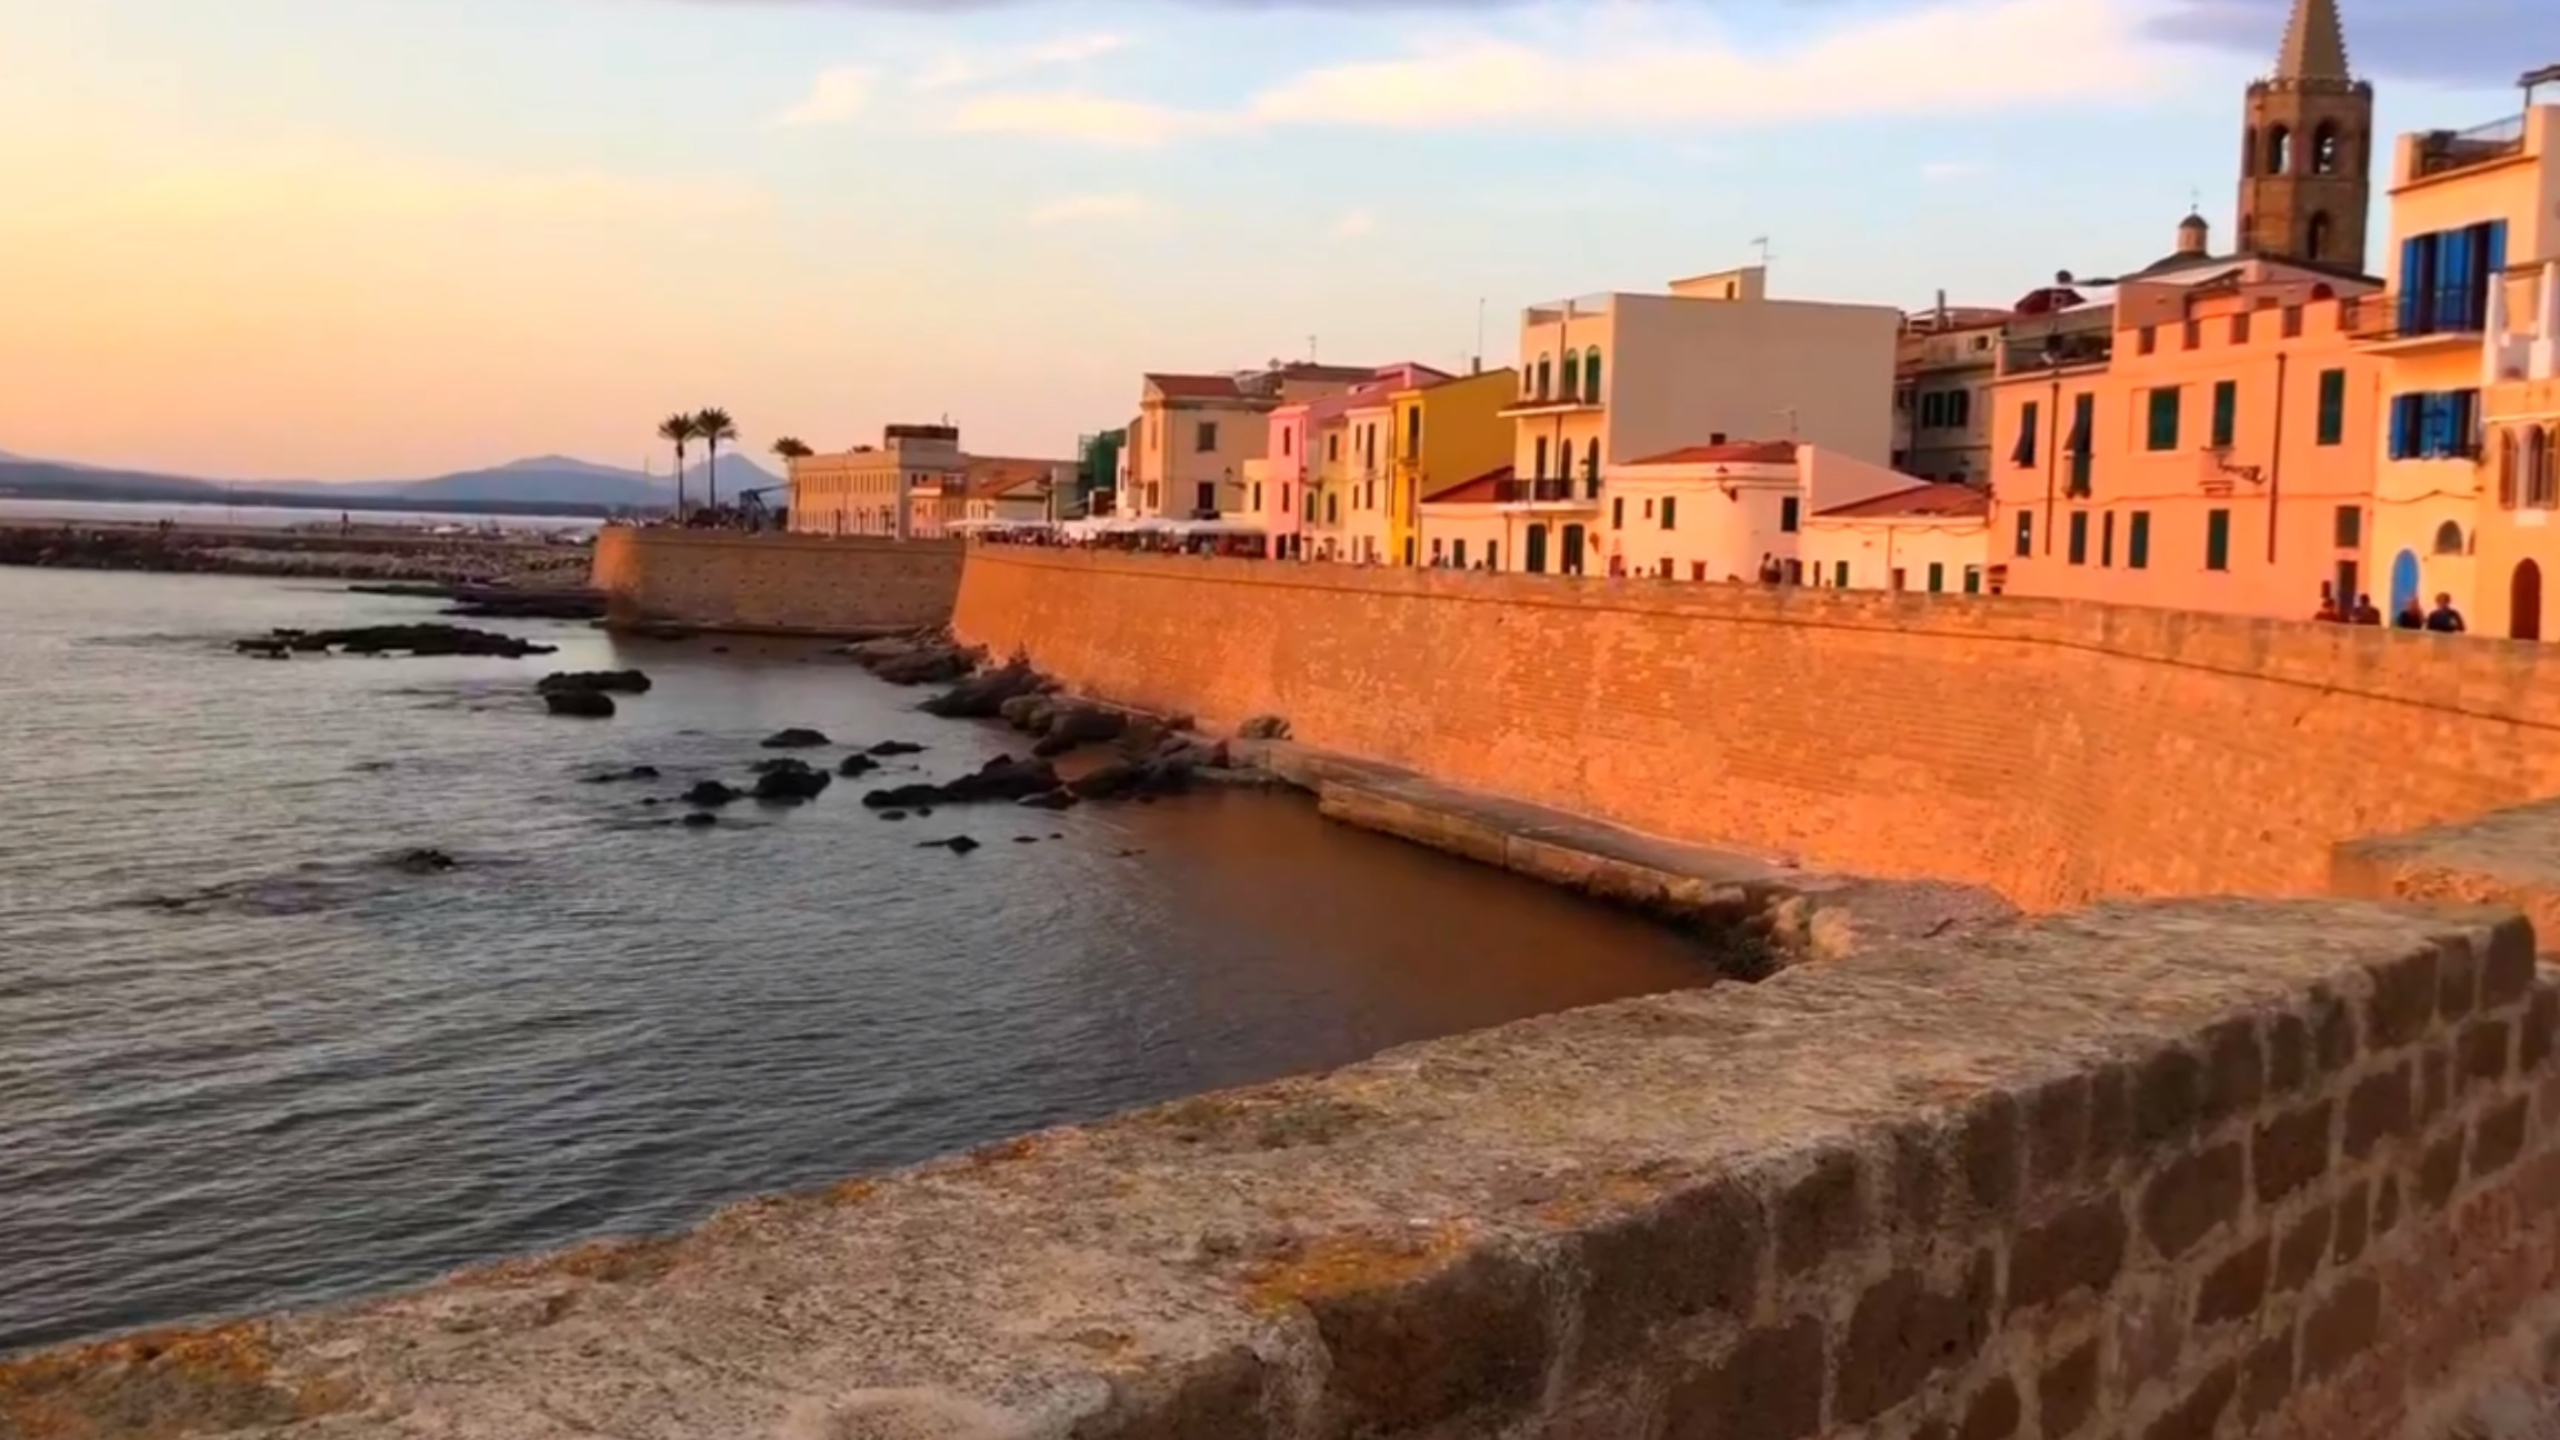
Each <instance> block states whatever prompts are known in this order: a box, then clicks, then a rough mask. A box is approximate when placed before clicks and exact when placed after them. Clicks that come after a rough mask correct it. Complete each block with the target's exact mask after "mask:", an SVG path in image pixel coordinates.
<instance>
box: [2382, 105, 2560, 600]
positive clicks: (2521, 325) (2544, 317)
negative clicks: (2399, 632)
mask: <svg viewBox="0 0 2560 1440" xmlns="http://www.w3.org/2000/svg"><path fill="white" fill-rule="evenodd" d="M2527 78H2528V81H2529V82H2538V83H2560V68H2555V71H2554V72H2553V73H2550V74H2548V75H2537V76H2530V77H2527ZM2533 93H2534V92H2533V89H2532V88H2531V84H2529V85H2528V88H2527V92H2526V100H2527V105H2526V108H2525V112H2524V115H2523V118H2522V120H2521V121H2520V122H2519V123H2518V124H2517V125H2516V126H2515V127H2514V128H2515V139H2514V141H2513V142H2512V145H2511V148H2510V149H2509V150H2508V152H2507V153H2506V154H2505V155H2504V156H2501V157H2495V158H2492V157H2485V156H2484V157H2482V160H2481V167H2482V168H2481V169H2480V170H2478V171H2476V172H2475V173H2474V175H2473V178H2474V180H2489V179H2490V178H2491V175H2490V171H2491V170H2492V169H2494V172H2495V183H2496V184H2497V186H2498V187H2499V188H2502V189H2504V190H2506V191H2508V192H2510V193H2509V194H2508V195H2507V196H2506V197H2505V203H2504V204H2503V205H2502V206H2501V207H2500V209H2501V212H2502V218H2509V217H2511V221H2512V223H2511V226H2510V228H2509V229H2508V230H2507V231H2506V232H2505V235H2504V237H2503V240H2504V249H2505V251H2506V253H2505V255H2504V257H2503V258H2504V260H2505V262H2506V263H2505V265H2504V267H2503V268H2502V270H2501V271H2500V272H2499V273H2497V274H2495V275H2493V276H2492V277H2491V278H2490V282H2489V293H2488V296H2487V305H2486V307H2485V310H2484V313H2483V316H2482V326H2481V329H2482V332H2483V333H2482V335H2481V347H2482V355H2481V362H2482V363H2481V377H2480V378H2481V385H2482V390H2481V413H2482V419H2483V423H2484V430H2485V433H2484V444H2483V446H2482V461H2483V463H2484V466H2485V467H2486V468H2487V470H2488V480H2487V483H2485V484H2484V485H2483V486H2482V487H2481V493H2482V499H2481V502H2480V504H2479V505H2478V507H2477V510H2476V513H2475V516H2474V519H2473V525H2472V531H2473V536H2474V544H2473V567H2474V572H2475V577H2476V582H2477V584H2476V592H2475V595H2474V613H2473V615H2472V617H2471V619H2472V627H2473V629H2474V630H2476V631H2479V632H2481V633H2485V634H2492V635H2505V636H2509V637H2511V638H2514V639H2519V640H2543V639H2560V613H2555V609H2554V600H2553V597H2552V595H2551V593H2550V592H2551V591H2552V589H2553V588H2554V581H2555V577H2560V213H2555V207H2560V105H2534V104H2532V103H2531V101H2532V98H2533ZM2456 218H2459V217H2456ZM2395 228H2396V226H2395ZM2439 263H2440V264H2441V262H2439Z"/></svg>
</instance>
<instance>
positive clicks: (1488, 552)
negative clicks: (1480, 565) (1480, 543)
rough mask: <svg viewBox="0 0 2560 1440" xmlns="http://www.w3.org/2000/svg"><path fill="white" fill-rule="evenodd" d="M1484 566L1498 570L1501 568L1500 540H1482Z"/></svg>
mask: <svg viewBox="0 0 2560 1440" xmlns="http://www.w3.org/2000/svg"><path fill="white" fill-rule="evenodd" d="M1484 568H1486V569H1487V570H1499V569H1501V568H1502V542H1501V541H1499V540H1487V541H1486V542H1484Z"/></svg>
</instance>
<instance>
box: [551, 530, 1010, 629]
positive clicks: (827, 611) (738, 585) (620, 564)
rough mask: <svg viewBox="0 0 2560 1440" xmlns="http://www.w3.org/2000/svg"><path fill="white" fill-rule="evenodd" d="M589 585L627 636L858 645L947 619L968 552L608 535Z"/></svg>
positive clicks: (757, 538)
mask: <svg viewBox="0 0 2560 1440" xmlns="http://www.w3.org/2000/svg"><path fill="white" fill-rule="evenodd" d="M589 583H590V584H591V585H593V586H594V588H595V589H597V590H599V591H602V592H603V593H604V594H605V596H606V600H607V604H608V606H609V607H610V610H611V615H612V618H613V619H614V620H615V621H616V622H618V623H622V624H627V625H638V624H652V623H656V624H680V625H688V626H699V627H702V628H705V629H715V630H740V631H756V632H764V633H770V634H780V635H792V634H798V635H847V634H858V633H860V632H862V631H865V630H871V629H878V628H881V627H884V626H903V625H938V624H941V623H942V622H943V621H945V620H947V619H949V618H950V616H951V606H952V599H953V596H954V595H955V594H956V593H957V591H958V589H959V585H960V546H959V544H958V542H956V541H919V540H904V541H902V540H884V539H869V538H846V539H832V538H828V537H825V536H817V535H792V534H779V533H777V534H747V533H743V532H738V531H723V530H675V529H637V528H633V527H630V526H608V527H606V528H605V529H603V530H601V531H599V532H597V535H596V545H595V568H594V571H593V573H592V576H591V578H590V581H589Z"/></svg>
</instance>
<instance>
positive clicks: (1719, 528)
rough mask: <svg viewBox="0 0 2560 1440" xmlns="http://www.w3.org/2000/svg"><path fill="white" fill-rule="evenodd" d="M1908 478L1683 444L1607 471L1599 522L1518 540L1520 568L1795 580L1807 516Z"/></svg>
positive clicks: (1860, 464)
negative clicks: (1573, 558) (1556, 560)
mask: <svg viewBox="0 0 2560 1440" xmlns="http://www.w3.org/2000/svg"><path fill="white" fill-rule="evenodd" d="M1914 483H1915V481H1914V480H1913V478H1912V477H1911V476H1909V475H1904V474H1901V473H1899V472H1897V471H1894V470H1889V469H1887V468H1885V467H1884V466H1882V465H1872V464H1868V463H1867V462H1865V461H1862V460H1858V459H1855V458H1853V457H1851V456H1847V455H1842V454H1840V453H1838V452H1836V451H1831V450H1826V449H1824V448H1823V447H1821V446H1818V445H1806V444H1798V443H1796V442H1793V441H1787V440H1745V441H1726V442H1724V443H1722V444H1717V445H1689V446H1683V447H1682V448H1680V449H1678V450H1672V451H1667V452H1665V453H1663V454H1660V455H1651V456H1646V457H1644V458H1642V459H1639V460H1635V461H1632V462H1630V463H1627V464H1624V465H1613V466H1610V467H1609V470H1608V473H1607V478H1606V481H1605V483H1604V485H1603V487H1602V496H1601V498H1602V502H1603V503H1602V507H1601V515H1600V520H1599V523H1598V525H1597V526H1596V527H1595V528H1593V529H1592V530H1590V531H1589V532H1587V533H1577V530H1578V527H1576V526H1575V525H1573V524H1572V522H1571V521H1570V520H1569V519H1568V518H1565V517H1557V518H1556V519H1555V520H1554V521H1551V522H1550V523H1551V524H1552V525H1553V526H1554V528H1555V531H1556V534H1555V537H1554V538H1553V539H1552V540H1544V539H1541V538H1539V536H1538V535H1537V533H1536V532H1535V531H1534V530H1533V531H1530V532H1528V533H1525V534H1523V535H1522V536H1521V547H1520V551H1519V555H1520V559H1521V562H1522V567H1523V568H1531V569H1534V568H1538V567H1537V566H1536V565H1535V564H1534V563H1533V562H1534V561H1536V560H1537V559H1539V558H1540V552H1541V551H1545V550H1550V549H1552V550H1554V551H1555V552H1556V553H1558V554H1564V555H1569V554H1570V552H1571V551H1572V550H1573V548H1574V547H1575V545H1576V543H1577V542H1579V543H1580V544H1581V546H1582V548H1583V549H1584V551H1585V552H1586V553H1585V554H1584V555H1583V556H1581V557H1579V558H1580V561H1581V563H1580V565H1579V566H1578V567H1577V568H1578V569H1588V570H1594V571H1605V572H1606V573H1608V574H1613V575H1651V576H1655V577H1658V578H1661V579H1668V580H1688V581H1710V580H1757V579H1760V578H1762V574H1763V570H1764V567H1772V566H1774V567H1775V569H1776V571H1777V573H1778V575H1779V577H1780V578H1793V577H1794V576H1795V575H1796V574H1797V569H1796V566H1797V562H1798V560H1799V558H1800V555H1799V545H1800V542H1801V537H1802V533H1803V527H1804V521H1805V518H1806V517H1807V516H1809V515H1811V514H1813V513H1815V512H1817V511H1820V510H1823V509H1827V508H1830V507H1833V506H1839V505H1847V504H1851V503H1853V502H1856V501H1860V500H1866V499H1870V498H1872V497H1875V496H1878V495H1886V494H1891V493H1893V492H1895V491H1898V490H1908V489H1910V488H1911V487H1912V485H1913V484H1914Z"/></svg>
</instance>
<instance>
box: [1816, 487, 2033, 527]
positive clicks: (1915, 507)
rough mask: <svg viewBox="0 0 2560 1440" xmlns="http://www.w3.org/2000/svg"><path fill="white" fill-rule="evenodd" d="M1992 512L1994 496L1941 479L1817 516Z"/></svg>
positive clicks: (1868, 517) (1976, 514) (1864, 517)
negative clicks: (1934, 482) (1992, 497)
mask: <svg viewBox="0 0 2560 1440" xmlns="http://www.w3.org/2000/svg"><path fill="white" fill-rule="evenodd" d="M1990 513H1991V497H1990V496H1988V495H1986V494H1984V493H1983V492H1981V491H1979V490H1976V489H1974V488H1973V487H1972V486H1970V485H1951V484H1948V483H1946V482H1944V481H1941V482H1939V483H1937V484H1933V485H1914V486H1912V487H1911V488H1910V489H1908V490H1896V491H1894V492H1893V493H1892V494H1890V495H1874V496H1870V497H1868V498H1867V499H1864V500H1853V501H1851V502H1849V503H1848V504H1846V505H1834V506H1832V507H1831V508H1830V509H1828V510H1817V511H1815V512H1814V515H1815V517H1816V518H1818V519H1824V520H1833V519H1838V520H1890V519H1919V518H1923V517H1939V518H1944V517H1964V516H1973V517H1981V516H1985V515H1989V514H1990Z"/></svg>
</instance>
